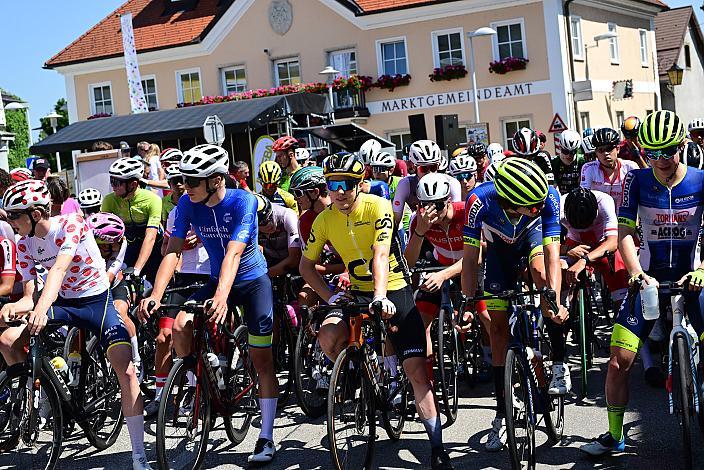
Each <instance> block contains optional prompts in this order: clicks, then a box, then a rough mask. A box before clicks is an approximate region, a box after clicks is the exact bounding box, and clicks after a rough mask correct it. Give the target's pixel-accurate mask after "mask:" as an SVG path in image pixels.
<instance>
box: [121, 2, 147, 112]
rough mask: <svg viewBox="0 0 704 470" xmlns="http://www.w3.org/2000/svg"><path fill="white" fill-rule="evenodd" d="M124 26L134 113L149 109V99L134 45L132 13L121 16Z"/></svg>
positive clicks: (126, 59) (125, 49)
mask: <svg viewBox="0 0 704 470" xmlns="http://www.w3.org/2000/svg"><path fill="white" fill-rule="evenodd" d="M120 26H121V27H122V48H123V49H124V51H125V69H126V70H127V86H128V87H129V89H130V106H131V108H132V113H135V114H136V113H146V112H148V111H149V107H148V106H147V100H146V98H145V97H144V90H143V89H142V78H141V76H140V74H139V64H138V63H137V50H136V48H135V46H134V30H133V29H132V13H126V14H124V15H122V16H120Z"/></svg>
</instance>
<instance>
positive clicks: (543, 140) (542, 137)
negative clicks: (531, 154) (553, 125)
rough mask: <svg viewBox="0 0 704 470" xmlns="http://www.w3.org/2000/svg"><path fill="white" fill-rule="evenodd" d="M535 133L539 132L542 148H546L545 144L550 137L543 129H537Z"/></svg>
mask: <svg viewBox="0 0 704 470" xmlns="http://www.w3.org/2000/svg"><path fill="white" fill-rule="evenodd" d="M535 133H536V134H538V140H540V145H539V147H540V150H544V149H545V144H546V143H547V142H548V138H547V137H546V136H545V134H543V133H542V132H541V131H535Z"/></svg>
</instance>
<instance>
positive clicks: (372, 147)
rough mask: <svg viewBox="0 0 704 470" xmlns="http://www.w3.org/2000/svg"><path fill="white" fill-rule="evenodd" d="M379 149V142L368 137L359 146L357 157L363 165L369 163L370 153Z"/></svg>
mask: <svg viewBox="0 0 704 470" xmlns="http://www.w3.org/2000/svg"><path fill="white" fill-rule="evenodd" d="M380 150H381V144H380V143H379V141H378V140H376V139H369V140H367V141H366V142H364V143H363V144H362V146H361V147H360V148H359V158H360V159H361V160H362V162H363V163H364V164H365V165H369V162H370V161H371V159H372V155H374V154H375V153H377V152H378V151H380Z"/></svg>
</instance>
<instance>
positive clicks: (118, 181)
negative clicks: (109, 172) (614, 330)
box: [110, 178, 127, 187]
mask: <svg viewBox="0 0 704 470" xmlns="http://www.w3.org/2000/svg"><path fill="white" fill-rule="evenodd" d="M126 182H127V181H125V180H121V179H118V178H110V186H112V187H115V186H122V185H123V184H124V183H126Z"/></svg>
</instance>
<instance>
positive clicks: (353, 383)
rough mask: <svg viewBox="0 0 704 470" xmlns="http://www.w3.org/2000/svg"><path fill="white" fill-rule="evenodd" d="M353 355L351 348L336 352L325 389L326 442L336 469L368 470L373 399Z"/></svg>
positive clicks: (371, 457)
mask: <svg viewBox="0 0 704 470" xmlns="http://www.w3.org/2000/svg"><path fill="white" fill-rule="evenodd" d="M356 354H358V352H357V351H354V350H351V349H346V350H344V351H342V353H340V355H339V356H338V357H337V360H336V361H335V367H333V369H332V377H331V378H330V389H329V390H328V441H329V443H330V451H331V452H330V456H331V457H332V463H333V466H334V467H335V468H337V469H338V470H341V469H355V470H356V469H360V468H364V469H370V468H372V461H373V460H374V441H375V440H376V421H375V418H376V412H375V409H374V396H373V393H372V390H371V384H370V382H369V379H368V378H367V377H366V376H365V374H364V371H363V370H362V362H361V361H358V360H353V356H355V355H356Z"/></svg>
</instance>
